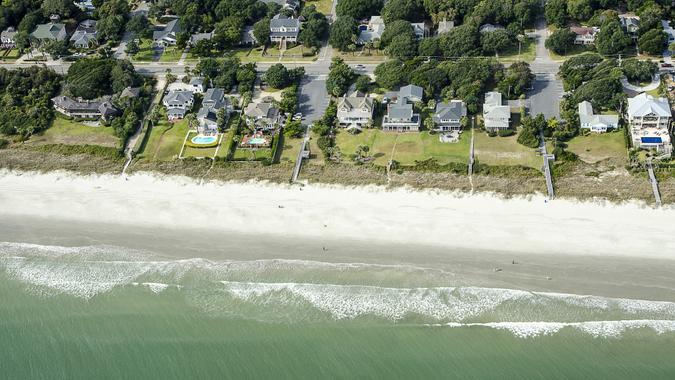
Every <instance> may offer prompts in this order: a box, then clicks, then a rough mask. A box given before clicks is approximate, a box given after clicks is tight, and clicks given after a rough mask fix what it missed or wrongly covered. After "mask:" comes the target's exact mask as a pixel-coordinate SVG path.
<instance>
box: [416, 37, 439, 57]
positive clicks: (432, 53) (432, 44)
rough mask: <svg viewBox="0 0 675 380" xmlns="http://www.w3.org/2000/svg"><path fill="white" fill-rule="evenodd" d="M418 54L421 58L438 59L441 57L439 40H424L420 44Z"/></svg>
mask: <svg viewBox="0 0 675 380" xmlns="http://www.w3.org/2000/svg"><path fill="white" fill-rule="evenodd" d="M417 53H418V55H419V56H421V57H437V56H439V55H440V49H439V47H438V38H424V39H422V41H420V42H419V44H418V47H417Z"/></svg>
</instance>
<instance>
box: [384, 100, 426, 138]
mask: <svg viewBox="0 0 675 380" xmlns="http://www.w3.org/2000/svg"><path fill="white" fill-rule="evenodd" d="M420 125H421V118H420V114H419V113H415V110H414V108H413V104H412V103H411V102H410V101H409V100H408V98H405V97H399V98H398V99H396V101H395V102H393V103H390V104H389V105H388V106H387V114H386V115H384V118H383V119H382V130H383V131H387V132H419V130H420Z"/></svg>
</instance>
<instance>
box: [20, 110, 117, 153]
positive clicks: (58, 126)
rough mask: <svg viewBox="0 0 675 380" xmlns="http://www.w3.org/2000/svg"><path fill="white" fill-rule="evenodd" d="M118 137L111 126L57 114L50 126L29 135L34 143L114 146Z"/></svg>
mask: <svg viewBox="0 0 675 380" xmlns="http://www.w3.org/2000/svg"><path fill="white" fill-rule="evenodd" d="M118 142H119V139H118V138H117V137H115V134H114V131H113V129H112V128H111V127H104V126H93V125H86V124H83V123H81V122H77V121H73V120H68V119H66V118H63V117H60V116H57V117H56V118H55V119H54V122H53V124H52V126H51V127H50V128H48V129H47V130H46V131H44V132H43V133H41V134H39V135H35V136H33V137H31V139H30V143H35V144H66V145H100V146H106V147H116V146H117V144H118Z"/></svg>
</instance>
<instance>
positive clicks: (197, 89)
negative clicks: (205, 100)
mask: <svg viewBox="0 0 675 380" xmlns="http://www.w3.org/2000/svg"><path fill="white" fill-rule="evenodd" d="M188 86H189V88H190V90H191V91H192V92H194V93H196V94H203V93H204V90H206V87H205V86H204V78H203V77H192V78H190V83H188Z"/></svg>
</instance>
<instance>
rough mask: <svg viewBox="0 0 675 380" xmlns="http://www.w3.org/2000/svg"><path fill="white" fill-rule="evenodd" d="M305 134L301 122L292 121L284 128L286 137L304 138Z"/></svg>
mask: <svg viewBox="0 0 675 380" xmlns="http://www.w3.org/2000/svg"><path fill="white" fill-rule="evenodd" d="M304 132H305V129H304V128H303V127H302V123H301V122H300V120H291V121H289V122H288V123H286V126H285V127H284V135H285V136H286V137H292V138H299V137H302V134H303V133H304Z"/></svg>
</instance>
